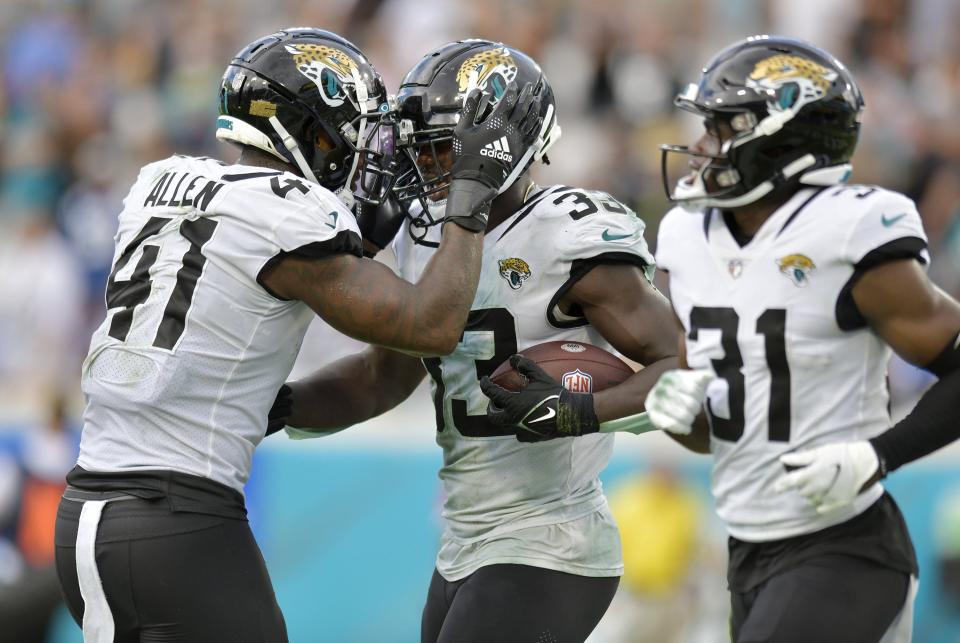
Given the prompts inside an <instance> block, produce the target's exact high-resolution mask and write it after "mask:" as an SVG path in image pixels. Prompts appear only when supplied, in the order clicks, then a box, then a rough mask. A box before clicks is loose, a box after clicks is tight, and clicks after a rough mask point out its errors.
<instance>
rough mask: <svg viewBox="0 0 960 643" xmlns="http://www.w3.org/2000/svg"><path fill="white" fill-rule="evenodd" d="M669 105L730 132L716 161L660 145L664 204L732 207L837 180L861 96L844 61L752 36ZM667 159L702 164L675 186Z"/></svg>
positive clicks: (802, 45) (853, 138)
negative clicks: (681, 158) (686, 158)
mask: <svg viewBox="0 0 960 643" xmlns="http://www.w3.org/2000/svg"><path fill="white" fill-rule="evenodd" d="M674 104H675V105H676V106H677V107H679V108H681V109H684V110H687V111H690V112H693V113H695V114H698V115H700V116H703V117H704V118H706V119H710V120H717V121H719V120H722V121H724V122H725V123H726V124H728V125H729V129H730V130H732V131H733V133H734V134H733V136H732V138H730V139H728V140H726V141H723V143H722V145H721V148H720V153H719V154H718V155H716V156H712V155H708V154H703V153H700V152H698V151H696V150H693V149H691V148H690V147H689V146H680V145H661V146H660V149H661V150H662V175H663V185H664V191H665V192H666V193H667V198H669V199H670V200H671V201H675V202H679V203H680V204H681V205H684V206H685V207H688V208H690V209H699V208H703V207H707V206H714V207H731V208H732V207H739V206H742V205H746V204H748V203H753V202H754V201H757V200H758V199H760V198H762V197H764V196H766V195H768V194H770V193H771V192H773V191H774V190H779V189H790V188H791V187H793V188H795V187H796V186H797V185H800V184H804V185H833V184H835V183H842V182H844V181H846V180H847V178H849V176H850V173H851V171H852V169H853V168H852V166H851V164H850V157H851V156H853V151H854V149H855V148H856V145H857V137H858V135H859V132H860V116H861V113H862V111H863V96H862V95H861V93H860V88H859V87H858V86H857V83H856V81H855V80H854V78H853V76H852V75H851V74H850V72H849V71H848V70H847V68H846V67H845V66H844V65H843V63H841V62H840V61H839V60H837V59H836V58H834V57H833V56H832V55H830V54H829V53H827V52H826V51H824V50H822V49H819V48H817V47H815V46H813V45H811V44H809V43H806V42H802V41H800V40H794V39H792V38H781V37H776V36H753V37H750V38H747V39H746V40H743V41H741V42H738V43H736V44H734V45H731V46H730V47H728V48H726V49H724V50H723V51H721V52H720V53H719V54H717V55H716V56H715V57H714V58H713V60H711V61H710V62H709V63H707V66H706V67H704V68H703V72H702V75H701V77H700V82H699V83H697V84H691V85H688V86H687V87H686V89H684V90H683V91H682V92H681V93H680V94H679V95H678V96H677V97H676V99H674ZM671 153H680V154H686V155H693V156H699V157H705V158H706V162H705V163H704V164H703V165H702V166H701V167H700V168H699V169H698V170H695V171H693V172H690V173H689V174H687V175H686V176H684V177H682V178H680V179H679V180H677V181H675V182H674V181H671V179H670V177H669V176H668V173H669V168H668V166H669V165H670V163H669V161H668V156H669V155H670V154H671ZM671 186H673V187H672V191H671Z"/></svg>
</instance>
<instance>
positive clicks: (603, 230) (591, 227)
mask: <svg viewBox="0 0 960 643" xmlns="http://www.w3.org/2000/svg"><path fill="white" fill-rule="evenodd" d="M547 200H548V201H549V202H550V203H549V206H552V209H553V210H554V213H553V214H554V216H555V217H559V219H560V220H561V221H563V224H562V225H560V226H558V230H557V234H556V235H555V237H554V251H555V252H556V253H557V259H558V263H559V264H561V265H563V264H568V265H569V278H568V279H567V280H566V281H564V283H563V284H562V285H561V286H560V288H559V289H558V290H557V292H556V293H555V294H554V296H553V298H552V299H551V301H550V304H549V308H548V311H547V317H548V319H549V320H550V323H551V324H552V325H554V326H556V327H558V328H565V327H568V326H570V325H581V324H584V323H586V319H585V318H584V317H583V315H582V312H581V311H579V310H578V309H574V310H569V311H566V312H564V311H562V310H560V307H559V306H558V303H559V302H560V300H561V299H562V298H563V296H564V295H566V294H567V292H569V290H570V289H571V288H572V287H573V286H574V285H575V284H576V283H577V282H578V281H579V280H580V279H582V278H583V277H584V275H586V274H587V273H588V272H590V270H592V269H593V268H595V267H596V266H598V265H601V264H608V263H627V264H631V265H635V266H637V267H638V268H640V269H641V270H643V273H644V276H645V277H646V278H647V280H652V279H653V273H654V269H655V263H654V258H653V255H652V254H651V253H650V249H649V248H648V246H647V242H646V239H645V238H644V235H643V233H644V229H645V227H646V224H645V223H644V221H643V219H641V218H640V217H638V216H637V215H636V213H634V212H633V210H631V209H630V208H628V207H627V206H625V205H623V204H622V203H620V202H619V201H617V200H616V199H614V198H613V197H612V196H610V195H609V194H607V193H606V192H599V191H593V190H580V189H571V188H560V189H557V190H555V191H554V192H552V194H550V195H549V196H548V197H547ZM549 206H547V205H545V206H541V207H549Z"/></svg>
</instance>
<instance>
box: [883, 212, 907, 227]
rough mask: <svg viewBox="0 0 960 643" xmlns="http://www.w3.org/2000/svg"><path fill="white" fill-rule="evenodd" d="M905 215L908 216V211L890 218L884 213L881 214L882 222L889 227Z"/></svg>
mask: <svg viewBox="0 0 960 643" xmlns="http://www.w3.org/2000/svg"><path fill="white" fill-rule="evenodd" d="M905 216H907V213H906V212H904V213H903V214H898V215H897V216H895V217H890V218H887V215H885V214H884V215H881V216H880V222H881V223H882V224H883V225H884V227H886V228H889V227H890V226H892V225H893V224H894V223H896V222H897V221H899V220H900V219H902V218H903V217H905Z"/></svg>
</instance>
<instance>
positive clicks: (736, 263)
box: [727, 259, 743, 279]
mask: <svg viewBox="0 0 960 643" xmlns="http://www.w3.org/2000/svg"><path fill="white" fill-rule="evenodd" d="M727 272H729V273H730V276H731V277H733V278H734V279H736V278H737V277H739V276H740V275H742V274H743V261H742V260H741V259H731V260H730V261H729V262H728V263H727Z"/></svg>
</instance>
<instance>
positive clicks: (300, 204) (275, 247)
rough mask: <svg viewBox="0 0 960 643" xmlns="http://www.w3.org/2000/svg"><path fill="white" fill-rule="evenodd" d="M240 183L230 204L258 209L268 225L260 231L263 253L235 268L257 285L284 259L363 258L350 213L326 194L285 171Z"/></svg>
mask: <svg viewBox="0 0 960 643" xmlns="http://www.w3.org/2000/svg"><path fill="white" fill-rule="evenodd" d="M236 176H241V177H242V175H236ZM240 181H243V182H244V183H247V185H244V186H243V187H244V188H245V190H244V194H243V196H242V197H241V199H236V200H235V202H236V204H237V206H238V207H257V208H258V209H259V210H260V212H261V213H262V215H263V216H264V217H270V218H271V219H272V221H273V223H272V225H270V226H263V227H262V229H261V231H260V232H259V235H260V236H261V237H262V242H263V244H264V246H265V247H264V248H263V249H260V250H259V251H257V252H251V253H249V254H246V253H238V255H237V257H236V260H237V265H239V266H241V267H242V269H243V270H244V272H245V273H246V274H247V275H248V276H250V277H252V278H254V279H256V280H257V281H258V282H259V281H260V279H259V277H260V274H261V273H262V272H263V270H264V269H265V268H266V267H268V266H269V265H272V264H273V263H274V262H276V261H279V260H280V259H282V258H283V257H284V256H286V255H299V256H305V257H312V258H320V257H325V256H327V255H331V254H339V253H346V254H351V255H354V256H357V257H359V256H361V255H362V245H361V241H360V230H359V228H358V226H357V222H356V219H355V218H354V216H353V213H351V212H350V210H348V209H347V207H346V206H345V205H344V204H343V203H342V202H341V201H340V200H339V199H337V198H336V197H335V196H334V195H333V194H332V193H330V192H329V191H327V190H325V189H323V188H321V187H320V186H319V185H317V184H315V183H312V182H309V181H304V180H303V179H300V178H299V177H297V176H296V175H294V174H291V173H289V172H285V173H282V174H281V173H277V174H275V175H274V176H262V177H257V176H255V177H252V178H250V179H243V178H241V179H238V181H237V182H238V183H239V182H240ZM271 197H272V198H271ZM276 197H281V199H282V200H281V199H277V198H276ZM267 199H269V205H268V204H267V203H266V200H267ZM261 200H263V201H264V202H263V203H262V204H261V203H260V201H261ZM254 204H256V205H254ZM254 231H256V229H254Z"/></svg>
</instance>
